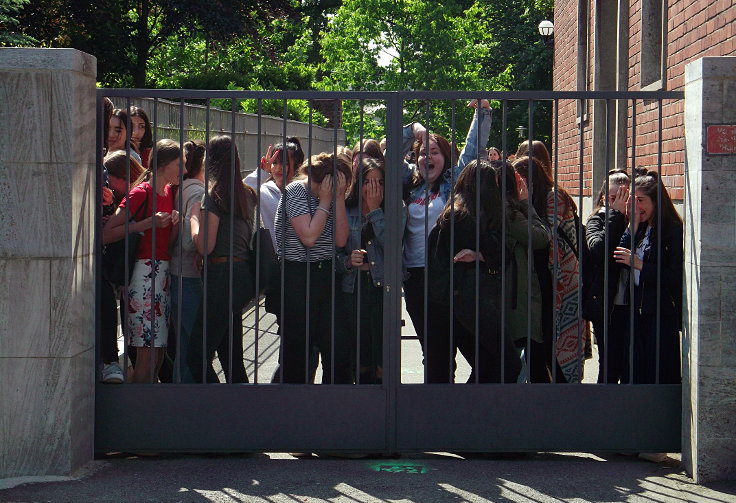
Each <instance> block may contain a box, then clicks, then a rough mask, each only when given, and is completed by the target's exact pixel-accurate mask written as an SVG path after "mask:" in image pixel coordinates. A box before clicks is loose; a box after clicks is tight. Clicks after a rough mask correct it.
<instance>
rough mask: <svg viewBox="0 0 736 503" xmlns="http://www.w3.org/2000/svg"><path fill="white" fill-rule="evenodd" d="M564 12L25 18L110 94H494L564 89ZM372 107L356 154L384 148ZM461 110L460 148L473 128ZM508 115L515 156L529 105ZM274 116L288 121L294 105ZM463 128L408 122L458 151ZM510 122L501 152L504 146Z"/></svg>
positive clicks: (253, 6) (113, 9)
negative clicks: (554, 48)
mask: <svg viewBox="0 0 736 503" xmlns="http://www.w3.org/2000/svg"><path fill="white" fill-rule="evenodd" d="M0 1H5V2H10V3H14V4H16V5H22V4H23V3H25V2H26V0H0ZM0 5H2V4H0ZM552 9H553V0H445V1H444V2H436V1H433V0H211V1H209V2H200V1H197V0H108V1H106V2H89V1H87V2H85V1H82V0H34V2H33V3H32V4H29V5H25V8H24V9H23V10H22V11H21V12H20V13H18V14H17V16H18V19H19V20H20V22H21V26H22V27H25V28H24V32H25V34H26V35H29V36H33V37H35V38H36V39H38V40H39V41H40V43H41V44H42V45H44V46H49V47H59V46H64V47H76V48H78V49H80V50H83V51H86V52H90V53H92V54H93V55H95V56H96V57H97V60H98V80H99V81H100V82H101V84H102V85H105V86H115V87H129V86H136V87H146V86H148V87H157V88H199V89H268V90H280V89H281V90H289V89H320V90H388V91H391V90H466V91H468V90H475V91H484V90H526V89H550V88H551V74H552V72H551V67H552V53H551V51H550V49H549V48H548V47H546V46H545V44H544V43H543V41H542V40H541V38H540V36H539V35H538V33H537V24H538V23H539V21H541V20H542V19H545V18H546V19H551V16H552ZM14 12H17V10H16V11H14ZM222 105H224V106H229V101H228V103H222ZM362 105H363V108H361V107H360V104H359V103H354V102H345V103H343V124H344V125H345V127H346V128H347V129H348V138H349V140H350V141H352V140H355V139H357V138H358V136H359V135H360V134H361V133H360V130H361V126H362V131H363V136H364V137H368V136H373V137H377V136H383V135H384V134H385V132H384V124H385V119H386V118H385V107H383V106H382V104H381V103H376V102H366V103H363V104H362ZM455 105H456V114H455V118H456V123H455V126H456V127H455V137H456V139H459V140H461V139H462V136H463V135H464V132H465V129H466V128H467V124H468V122H469V120H470V114H469V113H465V112H463V110H464V109H463V108H462V107H464V103H460V102H457V103H455ZM495 105H496V107H499V106H500V104H498V103H496V104H495ZM506 105H507V112H508V131H507V135H508V142H509V146H511V145H512V144H514V143H515V142H516V139H517V136H516V132H515V131H514V128H516V127H517V126H519V125H523V126H526V124H527V122H528V105H527V103H526V102H511V101H509V102H507V104H506ZM238 106H239V107H240V108H242V109H248V110H255V108H256V106H257V105H256V103H255V102H249V101H241V102H240V103H239V105H238ZM261 108H262V110H263V112H264V113H273V114H275V115H282V114H283V113H284V110H283V102H282V101H281V100H274V101H270V100H264V101H262V102H261ZM549 108H550V106H549V104H547V103H535V115H534V124H535V129H536V131H537V133H538V134H535V136H537V137H541V138H542V139H548V135H549V133H550V131H551V126H550V120H549V117H550V109H549ZM286 113H287V115H288V116H289V117H291V118H298V119H301V120H304V119H306V118H308V116H309V107H308V106H307V105H306V103H296V102H295V103H293V104H291V103H290V104H289V105H288V106H287V111H286ZM313 117H318V116H317V115H315V114H313ZM361 117H362V122H361ZM318 118H319V117H318ZM451 119H452V102H449V101H435V102H432V103H425V102H422V101H412V102H407V103H405V121H407V122H408V121H411V120H420V121H422V122H425V123H427V125H428V126H429V127H430V129H432V130H435V131H437V132H440V133H442V134H445V135H447V136H448V137H450V136H452V131H451V130H450V129H451ZM498 119H500V117H499V116H498V114H497V120H495V121H494V127H493V129H492V136H491V141H492V142H493V143H494V144H497V145H498V146H500V143H501V131H500V122H501V121H500V120H498ZM320 120H321V118H320Z"/></svg>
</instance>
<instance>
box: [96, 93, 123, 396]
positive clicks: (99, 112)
mask: <svg viewBox="0 0 736 503" xmlns="http://www.w3.org/2000/svg"><path fill="white" fill-rule="evenodd" d="M104 120H105V105H104V101H103V96H102V95H101V94H100V91H99V90H98V91H97V92H96V94H95V192H94V194H95V210H94V215H95V216H94V218H95V223H94V225H95V227H94V229H95V230H94V234H93V236H94V242H93V246H94V248H93V249H94V253H93V255H92V260H93V264H94V278H95V280H94V288H95V377H96V381H97V382H99V381H100V380H101V377H102V376H101V371H102V369H103V364H104V363H105V362H103V361H102V360H103V358H102V342H101V340H102V319H101V313H102V282H103V281H105V280H104V279H102V249H103V245H102V184H103V183H104V182H103V176H102V170H103V169H104V168H105V167H104V164H103V163H104V158H103V154H104V150H105V138H104V136H105V124H104ZM126 262H127V260H126ZM105 286H106V287H107V285H105ZM114 295H115V294H114V293H113V296H114ZM115 325H116V328H115V340H114V343H115V347H116V349H115V356H116V357H117V354H118V353H117V323H116V324H115Z"/></svg>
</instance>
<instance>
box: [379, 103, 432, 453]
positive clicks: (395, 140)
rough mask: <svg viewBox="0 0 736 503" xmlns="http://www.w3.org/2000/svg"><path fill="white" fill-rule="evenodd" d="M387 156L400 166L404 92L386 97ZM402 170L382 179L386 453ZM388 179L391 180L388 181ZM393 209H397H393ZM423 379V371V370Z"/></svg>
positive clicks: (389, 449)
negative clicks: (385, 179) (383, 201)
mask: <svg viewBox="0 0 736 503" xmlns="http://www.w3.org/2000/svg"><path fill="white" fill-rule="evenodd" d="M386 101H387V103H386V105H387V114H386V148H387V150H386V159H387V164H388V165H390V166H397V167H398V166H402V165H403V159H402V143H403V142H402V127H401V126H402V121H403V114H402V109H403V104H404V100H403V93H400V92H394V93H389V94H388V97H387V99H386ZM402 174H403V173H402V170H400V169H391V170H386V174H385V176H386V178H387V181H386V182H385V183H384V197H385V198H386V201H385V203H384V204H385V207H386V208H389V211H387V212H386V229H385V237H386V240H385V242H384V246H385V250H386V253H385V254H384V257H385V263H384V295H383V333H382V337H383V362H384V366H383V368H384V374H383V375H384V379H383V380H382V385H383V387H384V390H385V392H386V402H385V403H386V446H385V451H386V453H393V452H396V449H397V445H398V438H397V431H398V428H397V421H398V415H397V414H398V404H397V396H398V388H399V386H400V385H401V286H402V274H401V270H402V267H401V266H402V253H401V252H402V249H401V244H402V243H401V242H402V239H401V238H402V235H403V229H401V227H400V225H401V216H400V215H401V200H402V198H401V194H402V191H403V190H402V183H403V182H402ZM389 179H390V181H389ZM393 209H396V211H393ZM425 382H426V372H425Z"/></svg>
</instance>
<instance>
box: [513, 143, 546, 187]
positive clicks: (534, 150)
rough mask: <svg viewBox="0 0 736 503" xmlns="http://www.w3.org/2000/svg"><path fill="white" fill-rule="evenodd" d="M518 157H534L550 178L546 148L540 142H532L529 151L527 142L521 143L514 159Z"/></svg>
mask: <svg viewBox="0 0 736 503" xmlns="http://www.w3.org/2000/svg"><path fill="white" fill-rule="evenodd" d="M530 150H531V153H530ZM520 157H534V158H535V159H537V160H538V161H539V162H540V163H541V164H542V167H543V168H544V169H545V171H546V172H547V174H548V175H549V177H550V178H552V161H551V159H550V155H549V150H547V146H546V145H545V144H544V143H542V142H541V141H539V140H534V141H533V142H532V146H531V149H530V148H529V140H525V141H523V142H521V143H520V144H519V148H518V149H517V150H516V158H517V159H519V158H520Z"/></svg>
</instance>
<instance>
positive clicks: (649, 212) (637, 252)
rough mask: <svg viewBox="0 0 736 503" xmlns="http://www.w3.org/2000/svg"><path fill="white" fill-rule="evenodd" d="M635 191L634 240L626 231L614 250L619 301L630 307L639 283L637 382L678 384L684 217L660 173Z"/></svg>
mask: <svg viewBox="0 0 736 503" xmlns="http://www.w3.org/2000/svg"><path fill="white" fill-rule="evenodd" d="M635 189H636V191H635V193H634V198H635V209H634V213H633V216H632V220H633V222H632V224H633V232H634V239H633V240H632V239H631V234H630V233H629V232H628V230H627V232H625V233H624V235H623V237H622V238H621V244H620V246H619V247H617V248H616V250H615V251H614V258H615V260H616V262H617V263H619V264H621V265H622V266H623V268H622V274H621V278H620V281H619V287H618V288H619V290H618V292H617V296H616V297H617V299H616V300H617V301H618V300H619V299H623V300H624V301H625V303H626V304H628V300H629V297H630V295H629V292H630V288H629V280H633V281H634V298H633V305H634V306H633V307H634V332H633V334H631V337H630V348H631V350H632V351H633V369H632V374H633V382H634V383H646V384H653V383H661V384H676V383H679V382H680V361H681V359H680V344H679V331H680V328H681V324H682V263H683V244H682V241H683V229H682V219H681V218H680V216H679V215H678V214H677V210H675V207H674V205H673V204H672V200H671V199H670V197H669V194H667V190H666V189H665V188H664V185H662V182H661V180H660V179H659V176H658V174H657V172H656V171H649V172H648V173H647V174H646V175H644V176H640V177H637V179H636V182H635ZM659 197H661V200H659V201H658V199H659ZM632 241H633V243H632ZM632 250H633V254H632ZM630 266H631V267H633V271H630V270H629V267H630ZM657 284H659V285H660V288H659V295H658V287H657ZM658 298H659V302H657V300H658ZM617 307H618V306H617ZM626 307H627V309H626V311H627V312H628V306H626ZM658 320H659V321H658ZM626 327H627V331H628V325H626ZM658 327H659V333H657V328H658ZM627 354H628V353H627ZM627 361H628V360H627Z"/></svg>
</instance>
